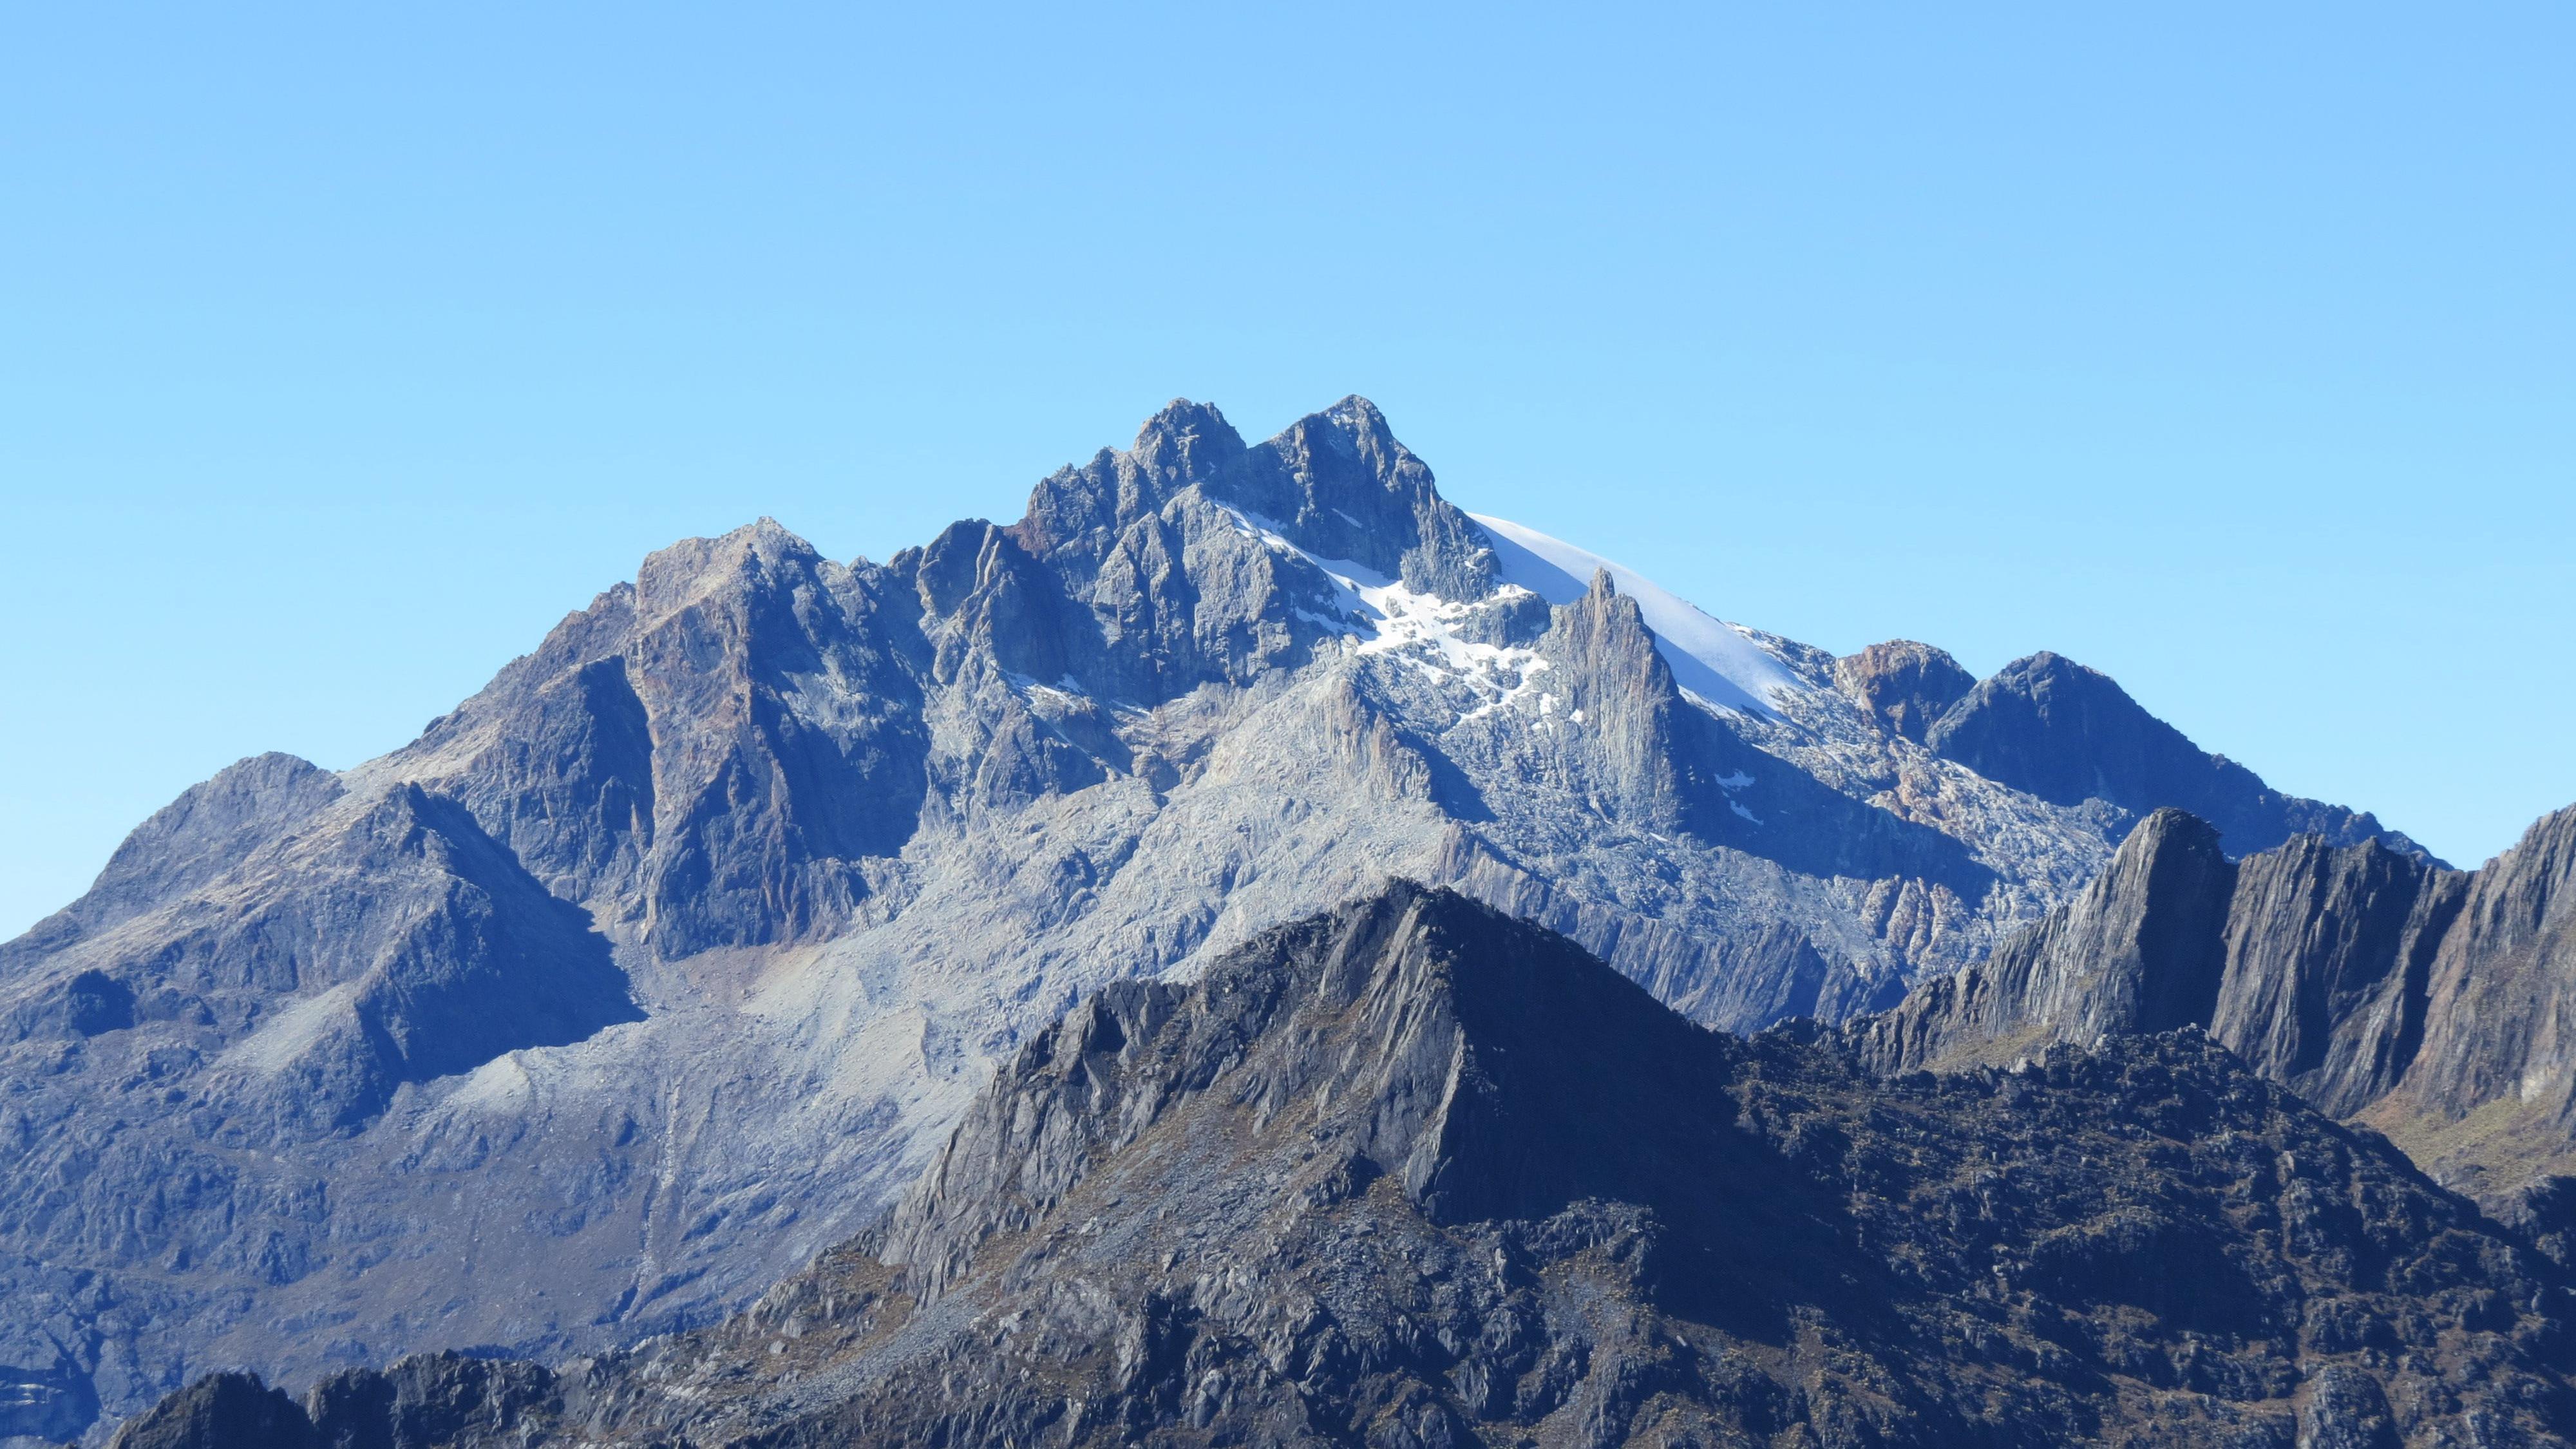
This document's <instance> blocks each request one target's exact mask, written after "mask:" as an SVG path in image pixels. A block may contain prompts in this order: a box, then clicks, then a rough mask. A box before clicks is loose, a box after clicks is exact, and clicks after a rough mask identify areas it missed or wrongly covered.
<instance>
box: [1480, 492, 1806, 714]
mask: <svg viewBox="0 0 2576 1449" xmlns="http://www.w3.org/2000/svg"><path fill="white" fill-rule="evenodd" d="M1468 517H1470V518H1473V519H1474V520H1476V522H1477V523H1478V524H1480V525H1482V526H1483V528H1484V530H1485V536H1486V538H1488V539H1489V540H1491V541H1492V543H1493V545H1494V558H1495V561H1496V563H1498V564H1499V565H1500V567H1501V572H1502V576H1503V578H1504V579H1505V580H1507V581H1508V582H1511V583H1515V584H1518V585H1520V586H1521V587H1522V588H1525V589H1527V590H1529V591H1530V592H1531V593H1534V594H1536V595H1538V596H1539V597H1540V598H1542V599H1545V600H1547V601H1548V602H1549V603H1551V604H1570V603H1573V602H1574V601H1575V600H1576V599H1579V598H1582V597H1583V594H1584V591H1585V590H1587V589H1589V588H1591V587H1592V575H1593V572H1594V571H1595V570H1599V569H1606V570H1608V571H1609V574H1610V582H1611V583H1613V584H1615V585H1617V586H1618V589H1619V592H1621V593H1623V594H1626V595H1627V596H1628V597H1630V598H1632V599H1634V600H1636V601H1637V610H1638V612H1639V613H1641V614H1643V615H1644V616H1645V619H1646V627H1647V628H1649V629H1651V630H1653V631H1654V633H1655V640H1656V643H1657V645H1658V647H1659V648H1660V649H1661V650H1662V652H1663V656H1664V662H1665V663H1666V664H1668V665H1670V666H1672V671H1673V678H1674V680H1675V682H1677V683H1679V684H1680V685H1681V687H1682V688H1684V689H1686V690H1688V691H1690V692H1691V693H1693V694H1695V695H1698V696H1699V697H1700V698H1701V699H1703V700H1705V701H1707V702H1708V703H1710V704H1712V705H1715V706H1717V707H1718V708H1720V709H1732V710H1740V711H1750V712H1753V713H1758V714H1765V715H1769V714H1776V713H1777V712H1778V711H1777V710H1776V709H1775V708H1774V706H1773V701H1774V700H1775V699H1776V698H1777V697H1778V696H1780V695H1781V694H1784V693H1797V692H1800V691H1803V690H1805V689H1806V688H1807V687H1808V686H1807V685H1806V683H1805V682H1804V681H1802V680H1800V679H1799V678H1798V677H1797V676H1796V675H1795V674H1792V673H1791V672H1790V671H1789V667H1788V666H1787V665H1785V664H1783V663H1781V662H1780V661H1779V660H1778V659H1777V658H1774V657H1773V656H1772V654H1771V652H1770V651H1769V650H1767V649H1764V648H1763V647H1762V646H1761V645H1759V644H1756V643H1754V642H1753V641H1752V640H1751V639H1748V638H1746V637H1745V636H1744V635H1743V633H1742V632H1740V631H1739V630H1737V629H1736V628H1735V626H1733V625H1731V624H1727V623H1724V622H1722V621H1720V620H1717V619H1714V618H1711V617H1710V616H1709V615H1707V614H1706V613H1703V612H1702V611H1701V610H1700V609H1699V608H1698V607H1697V606H1695V605H1693V604H1692V603H1691V602H1690V601H1689V600H1687V599H1684V598H1682V597H1681V596H1679V595H1677V594H1674V593H1672V592H1671V591H1669V590H1667V589H1665V588H1663V587H1661V586H1659V585H1657V584H1656V583H1655V581H1654V580H1652V579H1649V578H1647V577H1645V576H1644V575H1642V574H1639V573H1637V572H1635V571H1634V570H1631V569H1625V568H1622V567H1620V566H1619V565H1617V564H1615V563H1612V562H1611V561H1610V560H1608V559H1606V558H1603V557H1601V556H1600V555H1599V554H1595V553H1589V552H1586V551H1585V550H1583V549H1579V548H1576V547H1575V546H1574V545H1572V544H1570V543H1566V542H1563V541H1561V540H1558V539H1553V538H1550V537H1548V536H1547V535H1546V534H1544V533H1541V532H1539V531H1538V530H1536V529H1534V528H1524V527H1522V526H1521V525H1519V524H1517V523H1514V522H1512V521H1511V520H1509V519H1505V518H1495V517H1492V516H1490V515H1487V514H1482V513H1471V514H1469V515H1468Z"/></svg>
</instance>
